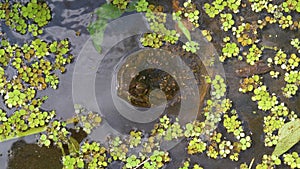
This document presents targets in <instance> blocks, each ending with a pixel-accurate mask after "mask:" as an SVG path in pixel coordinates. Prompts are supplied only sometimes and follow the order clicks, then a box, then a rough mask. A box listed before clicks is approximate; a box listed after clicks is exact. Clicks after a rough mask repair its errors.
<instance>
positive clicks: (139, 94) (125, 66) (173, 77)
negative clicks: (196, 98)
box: [116, 45, 208, 108]
mask: <svg viewBox="0 0 300 169" xmlns="http://www.w3.org/2000/svg"><path fill="white" fill-rule="evenodd" d="M174 60H175V61H174ZM180 62H181V63H180ZM178 65H187V66H188V68H189V69H183V70H181V69H180V66H179V67H178ZM187 71H190V72H187ZM188 73H191V74H192V75H193V76H192V77H191V76H188ZM205 75H207V72H206V69H205V66H204V65H203V64H202V62H201V60H200V59H199V58H198V56H197V55H194V54H191V53H188V52H185V51H184V50H183V49H182V48H181V47H180V46H179V45H172V46H170V45H165V46H164V47H162V49H148V50H147V51H146V52H137V53H135V54H133V55H131V56H128V57H127V58H126V59H125V60H124V61H123V62H121V63H120V64H119V66H118V68H117V79H116V80H117V95H118V96H119V97H120V98H122V99H123V100H125V101H126V102H128V103H130V104H131V105H133V106H135V107H142V108H150V107H151V106H159V104H163V100H164V99H166V100H167V105H168V107H169V106H175V105H176V104H177V103H179V102H180V101H182V99H187V98H185V96H184V95H182V90H181V88H180V86H183V87H185V88H187V92H188V93H189V94H190V95H191V96H192V95H195V92H198V91H201V94H200V102H201V103H200V107H201V106H202V104H203V101H204V96H205V95H206V93H207V91H208V84H206V83H205V82H204V76H205ZM193 80H194V81H196V83H197V84H196V86H197V87H198V90H197V91H194V90H193V89H192V88H189V86H191V85H192V84H191V83H192V81H193ZM156 89H159V90H160V91H162V92H163V93H164V94H162V92H154V94H153V93H151V92H152V91H154V90H156ZM185 92H186V91H185ZM150 94H151V95H152V96H151V97H152V99H151V98H150V97H149V96H150ZM197 94H198V93H197ZM198 95H199V94H198ZM150 100H152V101H156V102H157V104H158V105H157V104H156V105H154V104H153V103H152V101H151V102H150Z"/></svg>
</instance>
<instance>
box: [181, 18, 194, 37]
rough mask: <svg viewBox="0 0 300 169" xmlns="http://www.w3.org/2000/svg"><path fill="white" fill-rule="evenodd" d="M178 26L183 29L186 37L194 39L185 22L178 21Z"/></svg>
mask: <svg viewBox="0 0 300 169" xmlns="http://www.w3.org/2000/svg"><path fill="white" fill-rule="evenodd" d="M178 27H179V29H180V30H181V31H182V33H183V34H184V35H185V37H186V38H187V39H188V40H189V41H192V38H191V34H190V31H189V30H188V29H187V28H186V27H185V26H184V24H183V23H182V22H181V21H178Z"/></svg>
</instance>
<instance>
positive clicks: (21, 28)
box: [0, 0, 52, 36]
mask: <svg viewBox="0 0 300 169" xmlns="http://www.w3.org/2000/svg"><path fill="white" fill-rule="evenodd" d="M51 18H52V16H51V10H50V8H49V6H48V4H47V3H46V2H41V1H38V0H31V1H30V2H28V3H26V4H24V3H20V2H13V3H12V2H9V1H6V2H3V3H0V19H1V20H4V21H5V24H6V25H7V26H9V27H10V28H11V29H13V30H16V31H17V32H19V33H20V34H26V33H27V32H30V33H31V34H32V35H33V36H37V35H39V34H42V33H43V29H42V28H43V27H44V26H46V25H47V24H48V23H49V21H50V20H51Z"/></svg>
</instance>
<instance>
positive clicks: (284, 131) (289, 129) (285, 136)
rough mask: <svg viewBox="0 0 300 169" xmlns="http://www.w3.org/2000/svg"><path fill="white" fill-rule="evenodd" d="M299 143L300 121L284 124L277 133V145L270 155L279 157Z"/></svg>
mask: <svg viewBox="0 0 300 169" xmlns="http://www.w3.org/2000/svg"><path fill="white" fill-rule="evenodd" d="M299 141H300V119H296V120H294V121H291V122H288V123H286V124H284V125H283V126H282V127H281V128H280V129H279V131H278V143H277V145H276V147H275V149H274V152H273V154H272V155H275V156H277V157H278V156H280V155H281V154H283V153H285V152H286V151H288V150H289V149H290V148H292V147H293V146H294V145H295V144H297V143H298V142H299Z"/></svg>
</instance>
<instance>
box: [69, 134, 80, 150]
mask: <svg viewBox="0 0 300 169" xmlns="http://www.w3.org/2000/svg"><path fill="white" fill-rule="evenodd" d="M68 149H69V152H70V154H72V153H74V154H76V153H78V152H79V149H80V146H79V143H78V142H77V140H75V139H74V138H73V137H70V138H69V142H68Z"/></svg>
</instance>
